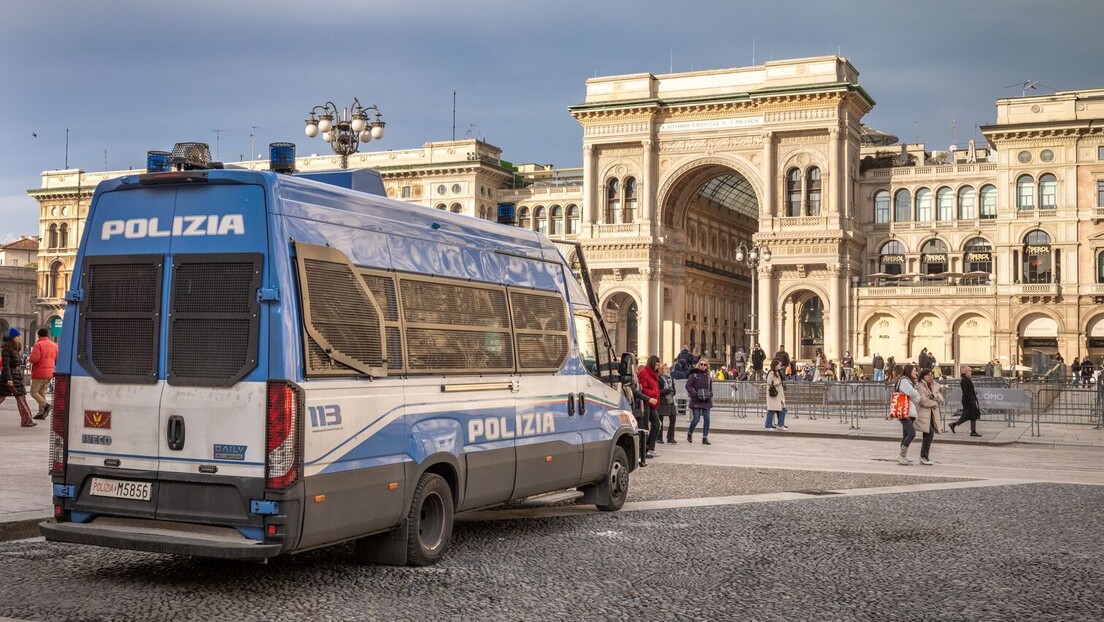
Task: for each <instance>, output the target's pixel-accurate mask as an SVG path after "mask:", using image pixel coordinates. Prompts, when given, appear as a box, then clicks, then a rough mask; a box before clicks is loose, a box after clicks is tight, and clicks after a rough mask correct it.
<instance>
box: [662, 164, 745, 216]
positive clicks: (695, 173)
mask: <svg viewBox="0 0 1104 622" xmlns="http://www.w3.org/2000/svg"><path fill="white" fill-rule="evenodd" d="M723 169H728V170H729V172H734V173H737V174H739V175H740V176H742V177H743V178H744V179H746V180H747V181H748V183H749V184H750V185H751V187H752V190H754V192H755V200H756V202H757V203H758V204H759V212H760V213H762V210H763V184H762V180H761V179H760V178H759V174H760V173H759V171H758V170H757V169H756V168H755V167H754V166H752V165H751V164H750V163H749V162H747V161H746V160H744V159H742V158H739V157H735V156H727V155H723V154H722V155H712V156H705V157H691V158H690V159H688V160H687V161H685V162H682V163H680V164H679V165H678V166H676V167H675V168H674V169H672V170H671V171H669V172H667V173H664V174H663V175H662V177H661V178H660V181H659V192H658V193H657V194H656V205H658V206H659V220H660V222H661V223H663V226H664V227H666V228H669V229H674V230H676V231H681V230H682V229H683V225H684V223H685V222H686V215H687V210H688V207H689V204H688V202H685V201H683V202H677V201H676V202H674V205H669V204H670V203H672V197H673V195H677V194H679V193H680V192H683V191H685V189H686V188H695V189H696V188H698V187H700V186H701V184H703V183H705V182H707V181H708V180H710V179H712V178H713V177H714V176H716V175H719V174H723V173H724V172H725V171H724V170H723Z"/></svg>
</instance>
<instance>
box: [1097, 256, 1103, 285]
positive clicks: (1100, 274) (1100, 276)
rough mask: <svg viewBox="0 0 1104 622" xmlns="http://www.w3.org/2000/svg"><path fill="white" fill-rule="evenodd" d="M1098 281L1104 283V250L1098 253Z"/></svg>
mask: <svg viewBox="0 0 1104 622" xmlns="http://www.w3.org/2000/svg"><path fill="white" fill-rule="evenodd" d="M1096 282H1097V283H1104V251H1100V252H1099V253H1097V254H1096Z"/></svg>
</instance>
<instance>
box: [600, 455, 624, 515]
mask: <svg viewBox="0 0 1104 622" xmlns="http://www.w3.org/2000/svg"><path fill="white" fill-rule="evenodd" d="M598 496H599V498H601V499H609V503H604V504H603V503H596V504H595V505H594V507H596V508H598V509H599V510H602V511H603V512H616V511H617V510H620V509H621V506H623V505H625V499H627V498H628V496H629V459H628V457H627V456H626V455H625V449H624V448H623V447H617V448H615V449H614V450H613V461H612V462H611V463H610V470H609V475H607V476H606V480H605V481H604V482H602V483H601V484H599V485H598Z"/></svg>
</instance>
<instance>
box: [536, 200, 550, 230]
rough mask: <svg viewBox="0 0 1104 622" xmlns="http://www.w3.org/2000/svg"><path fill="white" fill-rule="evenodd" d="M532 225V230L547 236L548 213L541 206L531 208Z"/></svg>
mask: <svg viewBox="0 0 1104 622" xmlns="http://www.w3.org/2000/svg"><path fill="white" fill-rule="evenodd" d="M533 225H535V226H534V227H533V228H534V229H536V230H537V231H539V232H540V233H543V234H545V235H547V234H548V211H547V210H545V209H544V206H543V205H538V206H537V207H534V208H533Z"/></svg>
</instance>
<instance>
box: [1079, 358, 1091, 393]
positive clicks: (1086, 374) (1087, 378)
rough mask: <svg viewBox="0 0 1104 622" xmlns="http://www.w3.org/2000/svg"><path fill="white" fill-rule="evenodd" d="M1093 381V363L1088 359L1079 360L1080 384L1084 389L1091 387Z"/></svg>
mask: <svg viewBox="0 0 1104 622" xmlns="http://www.w3.org/2000/svg"><path fill="white" fill-rule="evenodd" d="M1092 380H1093V362H1092V361H1091V360H1089V357H1087V356H1086V357H1085V358H1083V359H1081V384H1083V385H1085V386H1086V387H1091V386H1092Z"/></svg>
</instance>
